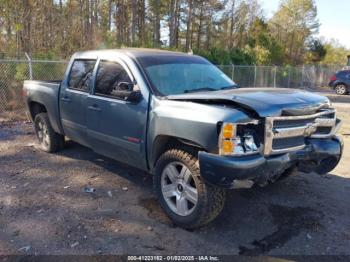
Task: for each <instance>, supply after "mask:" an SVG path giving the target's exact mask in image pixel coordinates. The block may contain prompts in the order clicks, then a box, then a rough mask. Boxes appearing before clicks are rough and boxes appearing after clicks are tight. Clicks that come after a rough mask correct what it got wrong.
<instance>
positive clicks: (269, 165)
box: [199, 136, 343, 188]
mask: <svg viewBox="0 0 350 262" xmlns="http://www.w3.org/2000/svg"><path fill="white" fill-rule="evenodd" d="M342 151H343V141H342V140H341V138H340V137H338V136H333V137H331V138H329V139H309V140H308V141H307V143H306V147H305V148H304V149H302V150H298V151H293V152H288V153H284V154H280V155H273V156H269V157H264V156H262V155H260V154H256V155H250V156H243V157H234V156H221V155H217V154H210V153H207V152H204V151H201V152H199V165H200V170H201V176H202V177H203V178H204V179H205V180H206V181H207V182H208V183H210V184H214V185H217V186H220V187H224V188H233V187H234V180H252V181H254V183H258V184H264V183H266V182H267V181H273V180H274V178H276V177H279V176H280V175H282V174H283V173H284V171H286V170H287V169H288V168H290V167H292V166H297V167H298V170H299V171H302V172H312V171H314V172H316V173H318V174H324V173H328V172H330V171H331V170H333V169H334V168H335V167H336V166H337V164H338V162H339V160H340V158H341V156H342Z"/></svg>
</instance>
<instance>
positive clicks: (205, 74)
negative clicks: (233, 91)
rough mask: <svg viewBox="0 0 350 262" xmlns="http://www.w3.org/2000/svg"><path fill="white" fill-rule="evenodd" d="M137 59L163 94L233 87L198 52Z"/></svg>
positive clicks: (231, 83)
mask: <svg viewBox="0 0 350 262" xmlns="http://www.w3.org/2000/svg"><path fill="white" fill-rule="evenodd" d="M139 61H140V63H141V65H142V67H143V68H144V69H145V71H146V74H147V76H148V78H149V79H150V81H151V83H152V85H153V87H154V88H156V89H157V91H158V93H160V94H161V95H164V96H168V95H176V94H183V93H190V92H201V91H216V90H221V89H227V88H234V87H236V84H235V83H234V82H233V81H232V80H231V79H230V78H229V77H227V76H226V75H225V74H224V73H223V72H222V71H220V70H219V69H218V68H217V67H216V66H214V65H213V64H211V63H209V62H208V61H207V60H205V59H204V58H201V57H198V56H185V55H183V56H179V55H172V56H171V55H170V56H168V55H167V56H156V57H154V56H153V57H141V58H139Z"/></svg>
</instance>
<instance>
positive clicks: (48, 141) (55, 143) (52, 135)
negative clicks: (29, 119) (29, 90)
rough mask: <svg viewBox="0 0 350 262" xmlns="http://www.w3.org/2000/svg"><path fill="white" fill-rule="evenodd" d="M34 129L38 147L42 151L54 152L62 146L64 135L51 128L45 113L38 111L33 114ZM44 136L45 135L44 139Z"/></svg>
mask: <svg viewBox="0 0 350 262" xmlns="http://www.w3.org/2000/svg"><path fill="white" fill-rule="evenodd" d="M34 129H35V134H36V136H37V138H38V141H39V144H40V148H41V149H42V150H43V151H45V152H48V153H54V152H57V151H58V150H60V149H61V148H63V146H64V136H63V135H60V134H58V133H56V132H55V131H54V130H53V128H52V126H51V123H50V120H49V117H48V115H47V113H40V114H37V115H36V116H35V119H34ZM44 136H46V137H45V139H44Z"/></svg>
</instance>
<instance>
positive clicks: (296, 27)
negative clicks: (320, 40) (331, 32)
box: [269, 0, 319, 64]
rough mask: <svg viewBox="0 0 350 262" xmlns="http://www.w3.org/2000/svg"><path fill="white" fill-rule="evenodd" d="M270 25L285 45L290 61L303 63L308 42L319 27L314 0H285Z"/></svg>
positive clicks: (277, 37)
mask: <svg viewBox="0 0 350 262" xmlns="http://www.w3.org/2000/svg"><path fill="white" fill-rule="evenodd" d="M269 25H270V28H271V31H272V32H273V34H274V36H275V37H276V39H278V40H279V42H280V43H281V44H282V45H283V46H284V49H285V50H284V51H285V54H286V56H287V58H288V63H291V64H300V63H302V62H303V57H304V53H305V51H306V43H307V42H308V40H310V38H311V37H312V35H314V34H315V33H317V32H318V28H319V22H318V19H317V8H316V5H315V2H314V0H283V1H282V2H281V4H280V7H279V9H278V10H277V12H276V13H275V14H274V16H273V17H272V19H271V20H270V21H269Z"/></svg>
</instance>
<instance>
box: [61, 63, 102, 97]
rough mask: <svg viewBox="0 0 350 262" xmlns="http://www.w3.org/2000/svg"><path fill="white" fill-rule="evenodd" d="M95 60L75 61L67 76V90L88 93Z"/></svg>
mask: <svg viewBox="0 0 350 262" xmlns="http://www.w3.org/2000/svg"><path fill="white" fill-rule="evenodd" d="M95 63H96V60H75V61H74V62H73V65H72V70H71V72H70V76H69V82H68V86H69V88H73V89H78V90H81V91H85V92H88V91H89V87H90V83H91V80H92V73H93V70H94V66H95Z"/></svg>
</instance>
